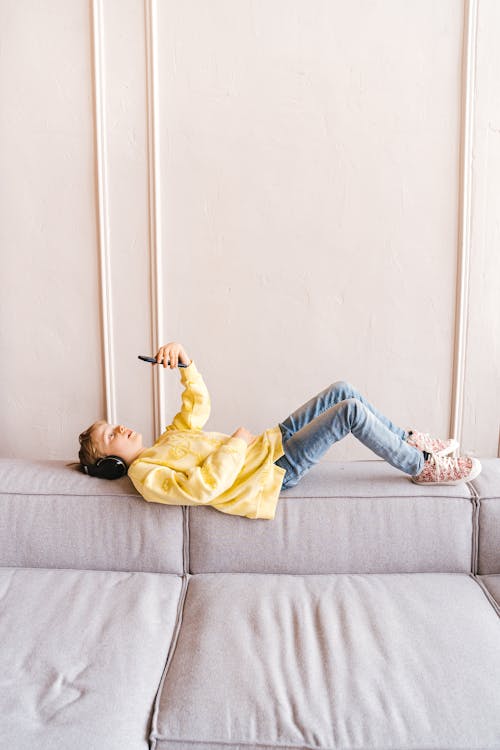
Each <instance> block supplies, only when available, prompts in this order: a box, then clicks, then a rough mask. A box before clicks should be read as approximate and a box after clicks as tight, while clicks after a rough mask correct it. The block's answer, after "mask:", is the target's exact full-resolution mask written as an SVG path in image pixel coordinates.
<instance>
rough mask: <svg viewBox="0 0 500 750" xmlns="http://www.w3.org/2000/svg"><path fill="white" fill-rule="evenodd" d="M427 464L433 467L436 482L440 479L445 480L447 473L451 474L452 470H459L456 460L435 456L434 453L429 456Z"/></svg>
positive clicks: (449, 457)
mask: <svg viewBox="0 0 500 750" xmlns="http://www.w3.org/2000/svg"><path fill="white" fill-rule="evenodd" d="M429 463H430V464H431V465H432V466H434V467H435V469H436V475H437V479H438V481H439V480H440V479H446V474H447V473H450V474H451V473H452V472H453V470H455V471H456V470H457V468H459V463H458V459H457V458H452V457H451V456H436V455H435V454H434V453H431V455H430V456H429Z"/></svg>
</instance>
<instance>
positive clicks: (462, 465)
mask: <svg viewBox="0 0 500 750" xmlns="http://www.w3.org/2000/svg"><path fill="white" fill-rule="evenodd" d="M481 469H482V466H481V464H480V463H479V461H478V460H477V458H471V457H470V456H459V458H451V457H449V456H446V457H445V456H437V455H435V454H432V453H431V455H430V456H429V458H428V459H427V461H426V462H425V464H424V468H423V469H422V471H421V472H420V474H417V476H415V477H412V478H411V481H412V482H415V484H458V483H459V482H470V481H471V480H472V479H475V478H476V477H477V476H478V475H479V474H480V472H481Z"/></svg>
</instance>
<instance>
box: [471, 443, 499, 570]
mask: <svg viewBox="0 0 500 750" xmlns="http://www.w3.org/2000/svg"><path fill="white" fill-rule="evenodd" d="M481 464H482V467H483V469H482V471H481V474H480V475H479V476H478V477H477V479H474V480H473V481H472V483H471V484H472V486H473V487H474V490H475V492H476V493H477V496H478V500H479V554H478V573H479V574H480V575H488V574H496V573H500V458H482V459H481Z"/></svg>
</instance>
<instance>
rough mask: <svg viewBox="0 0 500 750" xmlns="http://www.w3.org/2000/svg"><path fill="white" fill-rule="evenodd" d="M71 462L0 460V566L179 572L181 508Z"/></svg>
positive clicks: (125, 479) (181, 558) (181, 566)
mask: <svg viewBox="0 0 500 750" xmlns="http://www.w3.org/2000/svg"><path fill="white" fill-rule="evenodd" d="M66 463H67V462H64V461H33V460H27V459H16V458H0V566H3V567H8V566H12V567H26V568H30V567H31V568H73V569H81V570H116V571H136V572H152V573H176V574H179V575H182V573H183V570H184V567H185V565H184V553H185V550H184V538H185V535H184V530H183V527H184V523H185V510H184V508H182V507H170V506H169V507H165V506H163V505H159V504H157V503H148V502H146V501H145V500H143V498H142V497H141V496H140V495H139V493H138V492H137V491H136V489H135V487H134V486H133V484H132V482H131V481H130V479H129V478H128V477H123V478H122V479H114V480H109V479H98V478H96V477H90V476H87V475H86V474H83V473H82V472H80V471H78V470H76V469H72V468H70V467H68V466H66ZM165 511H167V512H165Z"/></svg>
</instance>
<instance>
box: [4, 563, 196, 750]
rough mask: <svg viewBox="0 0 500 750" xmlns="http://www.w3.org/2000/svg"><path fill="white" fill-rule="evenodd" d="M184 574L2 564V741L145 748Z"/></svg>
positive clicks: (92, 749) (55, 748) (75, 748)
mask: <svg viewBox="0 0 500 750" xmlns="http://www.w3.org/2000/svg"><path fill="white" fill-rule="evenodd" d="M182 588H183V586H182V577H179V576H175V575H156V574H153V573H115V572H104V571H76V570H42V569H19V568H17V569H16V568H2V569H0V597H1V608H0V643H1V649H0V665H1V668H0V717H1V719H0V747H2V748H6V749H7V748H15V749H16V750H35V748H39V749H40V750H42V749H44V750H45V749H46V750H49V748H50V750H63V749H64V750H69V749H71V750H103V749H104V748H105V749H106V750H147V748H148V742H147V738H148V734H149V726H150V719H151V707H152V705H153V703H154V698H155V694H156V691H157V689H158V685H159V683H160V680H161V675H162V671H163V669H164V666H165V663H166V660H167V655H168V651H169V647H170V643H171V641H172V636H173V633H174V626H175V623H176V613H177V607H178V603H179V599H180V596H181V591H182Z"/></svg>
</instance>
